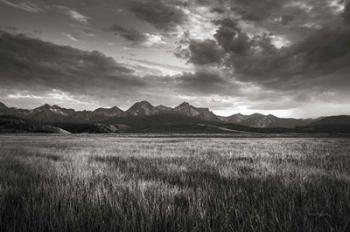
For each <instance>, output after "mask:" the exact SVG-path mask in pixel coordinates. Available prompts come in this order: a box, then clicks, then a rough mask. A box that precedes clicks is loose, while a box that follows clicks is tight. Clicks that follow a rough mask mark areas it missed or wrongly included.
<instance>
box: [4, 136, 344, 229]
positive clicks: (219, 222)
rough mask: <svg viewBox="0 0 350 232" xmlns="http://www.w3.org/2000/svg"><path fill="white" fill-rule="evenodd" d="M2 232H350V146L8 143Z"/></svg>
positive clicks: (100, 139)
mask: <svg viewBox="0 0 350 232" xmlns="http://www.w3.org/2000/svg"><path fill="white" fill-rule="evenodd" d="M0 231H2V232H5V231H38V232H41V231H42V232H44V231H45V232H50V231H121V232H129V231H134V232H139V231H140V232H147V231H159V232H165V231H169V232H171V231H225V232H227V231H318V232H320V231H344V232H346V231H350V139H348V138H230V137H195V136H192V137H181V136H176V137H171V136H168V137H162V136H159V137H152V136H137V135H134V136H127V135H124V136H105V135H65V136H56V135H1V136H0Z"/></svg>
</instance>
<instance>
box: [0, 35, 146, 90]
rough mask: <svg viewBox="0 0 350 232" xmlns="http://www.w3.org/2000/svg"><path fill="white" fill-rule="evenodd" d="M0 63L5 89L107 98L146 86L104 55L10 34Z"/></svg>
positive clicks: (1, 44)
mask: <svg viewBox="0 0 350 232" xmlns="http://www.w3.org/2000/svg"><path fill="white" fill-rule="evenodd" d="M0 60H1V63H0V86H1V87H2V88H12V89H25V90H42V89H46V90H47V89H60V90H63V91H69V92H73V93H77V94H96V93H97V92H100V93H99V94H101V95H103V94H104V93H106V92H112V91H115V92H121V91H123V90H127V89H129V90H130V89H133V88H141V87H143V86H145V85H146V83H145V81H144V80H142V79H140V78H138V77H136V76H134V75H133V70H131V69H128V68H126V67H124V66H123V65H121V64H118V63H116V62H115V61H114V60H113V59H112V58H109V57H106V56H105V55H103V54H102V53H100V52H97V51H93V52H87V51H82V50H78V49H74V48H71V47H68V46H58V45H55V44H52V43H49V42H43V41H41V40H37V39H31V38H28V37H26V36H23V35H13V34H9V33H6V32H1V33H0ZM93 92H94V93H93Z"/></svg>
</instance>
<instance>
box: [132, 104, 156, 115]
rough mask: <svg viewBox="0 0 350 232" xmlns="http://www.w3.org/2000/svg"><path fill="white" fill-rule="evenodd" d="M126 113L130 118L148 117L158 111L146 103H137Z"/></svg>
mask: <svg viewBox="0 0 350 232" xmlns="http://www.w3.org/2000/svg"><path fill="white" fill-rule="evenodd" d="M126 112H127V113H128V114H129V115H131V116H149V115H153V114H156V113H157V112H158V111H157V109H156V108H155V107H154V106H153V105H152V104H151V103H149V102H148V101H139V102H136V103H135V104H134V105H132V106H131V107H130V108H129V109H128V110H127V111H126Z"/></svg>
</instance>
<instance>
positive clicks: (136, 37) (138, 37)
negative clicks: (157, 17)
mask: <svg viewBox="0 0 350 232" xmlns="http://www.w3.org/2000/svg"><path fill="white" fill-rule="evenodd" d="M109 30H110V31H113V32H114V33H115V34H116V35H119V36H121V37H123V38H124V39H126V40H128V41H131V42H135V43H142V42H145V41H146V40H147V36H146V35H145V34H144V33H141V32H139V31H137V30H133V29H129V28H125V27H122V26H120V25H117V24H114V25H113V26H111V27H110V28H109Z"/></svg>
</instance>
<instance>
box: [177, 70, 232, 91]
mask: <svg viewBox="0 0 350 232" xmlns="http://www.w3.org/2000/svg"><path fill="white" fill-rule="evenodd" d="M176 84H177V87H178V88H179V90H180V92H183V93H186V94H189V95H192V94H196V95H197V94H200V95H212V94H217V95H222V96H224V95H226V96H230V95H236V94H237V91H236V90H237V89H238V85H237V84H236V83H235V82H234V80H232V79H229V78H228V77H227V75H225V73H224V72H223V71H220V70H218V69H215V68H208V67H202V68H198V69H197V70H196V72H194V73H183V74H182V75H179V76H177V77H176Z"/></svg>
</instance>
